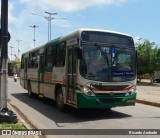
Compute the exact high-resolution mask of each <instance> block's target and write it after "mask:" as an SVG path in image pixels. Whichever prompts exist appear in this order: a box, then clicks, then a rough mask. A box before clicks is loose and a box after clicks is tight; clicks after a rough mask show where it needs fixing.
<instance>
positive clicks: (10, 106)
mask: <svg viewBox="0 0 160 138" xmlns="http://www.w3.org/2000/svg"><path fill="white" fill-rule="evenodd" d="M7 106H8V108H9V109H10V110H11V111H13V112H14V113H15V114H16V116H17V118H18V119H19V120H20V122H21V123H22V124H23V125H24V126H25V127H26V129H27V130H30V129H33V128H31V127H30V125H29V124H28V123H27V122H26V121H25V120H24V119H23V118H22V117H21V116H20V115H19V113H18V112H17V111H16V110H15V109H14V108H13V107H12V105H11V104H10V103H7ZM33 137H34V138H40V137H39V136H34V135H33Z"/></svg>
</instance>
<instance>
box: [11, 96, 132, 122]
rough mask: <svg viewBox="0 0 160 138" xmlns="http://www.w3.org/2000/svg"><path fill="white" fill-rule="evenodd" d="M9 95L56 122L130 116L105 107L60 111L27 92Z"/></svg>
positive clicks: (51, 104) (48, 102)
mask: <svg viewBox="0 0 160 138" xmlns="http://www.w3.org/2000/svg"><path fill="white" fill-rule="evenodd" d="M11 95H12V96H14V97H15V98H17V99H18V100H20V101H22V102H23V103H25V104H26V105H28V106H30V107H31V108H34V109H35V110H37V111H38V112H39V113H40V114H43V115H44V116H46V117H47V118H50V119H51V120H53V121H55V122H56V123H76V122H85V121H94V120H101V119H117V118H118V119H119V118H127V117H131V116H130V115H128V114H124V113H121V112H117V111H114V110H111V111H107V110H105V109H89V110H88V109H85V110H81V109H80V110H76V109H73V108H68V110H67V112H65V113H62V112H59V111H58V110H57V109H56V107H55V104H54V103H53V102H51V101H50V100H49V99H45V100H42V99H40V98H29V97H28V94H27V93H14V94H11Z"/></svg>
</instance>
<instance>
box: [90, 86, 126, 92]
mask: <svg viewBox="0 0 160 138" xmlns="http://www.w3.org/2000/svg"><path fill="white" fill-rule="evenodd" d="M93 86H94V87H95V88H96V89H98V90H106V91H122V90H124V89H125V88H127V87H128V86H129V85H102V86H97V85H93Z"/></svg>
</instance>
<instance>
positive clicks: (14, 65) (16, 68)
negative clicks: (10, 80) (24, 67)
mask: <svg viewBox="0 0 160 138" xmlns="http://www.w3.org/2000/svg"><path fill="white" fill-rule="evenodd" d="M11 65H12V68H13V70H14V72H16V73H17V74H19V69H20V66H21V60H20V58H18V57H16V58H15V60H13V61H11Z"/></svg>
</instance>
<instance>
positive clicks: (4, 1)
mask: <svg viewBox="0 0 160 138" xmlns="http://www.w3.org/2000/svg"><path fill="white" fill-rule="evenodd" d="M0 37H1V72H0V108H1V109H0V122H12V123H16V122H17V118H16V117H15V116H14V114H13V112H12V111H10V110H8V108H7V92H8V89H7V88H8V62H7V61H8V41H9V39H10V35H8V0H1V34H0Z"/></svg>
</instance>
